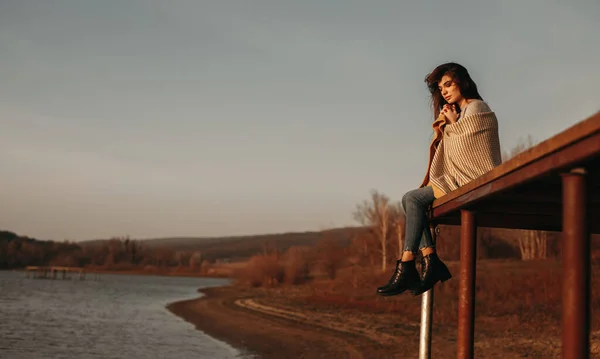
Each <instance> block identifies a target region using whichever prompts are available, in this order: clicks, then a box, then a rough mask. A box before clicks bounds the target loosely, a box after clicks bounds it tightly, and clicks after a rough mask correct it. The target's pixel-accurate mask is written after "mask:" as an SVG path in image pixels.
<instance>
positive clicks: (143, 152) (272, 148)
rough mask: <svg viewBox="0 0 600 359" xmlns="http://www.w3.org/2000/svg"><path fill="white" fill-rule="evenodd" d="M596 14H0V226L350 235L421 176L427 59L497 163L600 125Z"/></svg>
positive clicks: (426, 9) (145, 5) (543, 9)
mask: <svg viewBox="0 0 600 359" xmlns="http://www.w3.org/2000/svg"><path fill="white" fill-rule="evenodd" d="M514 9H518V10H514ZM598 18H600V3H599V2H597V1H594V0H578V1H574V2H569V3H566V2H565V4H562V3H560V2H552V3H549V2H547V1H543V0H535V1H530V2H527V3H525V4H524V3H521V2H517V1H516V0H511V1H508V2H504V3H492V4H482V3H480V2H476V1H472V0H461V1H458V2H454V3H452V4H438V3H436V2H433V1H423V2H419V3H416V4H407V5H403V4H397V3H390V2H387V1H378V2H371V3H370V4H369V5H365V4H363V3H361V2H358V1H355V0H353V1H344V2H342V1H332V2H328V3H327V4H323V3H320V2H318V1H315V0H309V1H305V2H302V3H292V4H281V3H276V2H269V1H266V0H265V1H256V2H254V3H253V4H252V5H248V4H247V3H245V2H243V1H231V2H227V3H225V2H221V3H212V2H208V1H203V2H196V3H192V2H187V1H175V2H171V3H169V4H168V5H167V4H164V3H161V2H154V1H153V2H150V1H143V0H131V1H128V2H102V3H98V2H92V1H76V0H68V1H63V2H60V3H59V2H49V1H48V2H46V1H44V2H42V1H39V2H35V3H23V2H20V1H17V0H10V1H5V2H3V3H2V4H0V20H1V21H0V45H1V46H2V48H3V49H5V51H3V52H2V53H0V77H2V78H3V86H0V109H1V110H2V114H1V116H2V120H1V121H2V122H1V124H2V125H3V126H2V127H3V131H2V136H3V137H2V141H0V146H2V147H1V149H2V150H1V151H0V166H2V168H3V169H4V175H3V184H4V185H3V189H4V190H3V191H1V192H0V201H2V203H3V204H4V205H3V206H2V208H1V209H0V218H2V222H1V223H0V224H1V226H2V227H3V228H4V229H5V230H7V231H11V232H14V233H17V234H19V235H23V236H28V237H32V238H37V239H45V238H48V239H52V240H55V241H63V240H70V241H75V242H78V241H84V240H95V239H107V238H111V237H123V236H130V237H131V238H132V239H158V238H169V237H179V238H181V237H186V238H200V237H205V238H215V237H232V236H252V235H265V234H267V235H268V234H281V233H292V232H312V231H321V230H326V229H334V228H341V227H348V226H352V227H354V226H359V224H357V222H356V221H354V220H353V218H352V212H353V211H354V209H355V206H356V205H357V204H359V203H360V202H362V201H363V200H365V199H368V198H369V191H370V190H371V189H375V190H377V191H379V192H381V193H384V194H385V195H387V196H389V197H390V198H391V200H392V201H393V202H396V201H399V200H400V199H401V197H402V195H403V194H404V193H405V192H406V191H408V190H410V189H413V188H416V187H417V186H419V184H420V182H421V180H422V178H423V176H424V175H425V170H426V165H427V155H428V146H429V140H430V138H431V123H432V122H433V118H432V115H431V111H430V108H429V98H428V92H427V88H426V86H425V84H424V81H423V80H424V78H425V76H426V74H427V73H429V72H430V71H431V70H432V69H433V68H434V67H435V66H437V65H439V64H441V63H444V62H449V61H455V62H458V63H460V64H462V65H464V66H465V67H466V68H467V69H468V71H469V73H470V74H471V76H472V77H473V79H474V81H475V82H476V84H477V86H478V88H479V90H480V93H481V95H482V97H483V99H484V100H485V101H486V102H487V103H488V104H489V105H490V107H491V108H492V110H493V111H495V112H496V114H497V116H498V120H499V126H500V140H501V145H502V150H503V152H507V151H510V150H511V149H512V148H514V147H515V146H516V145H517V144H518V143H519V141H520V140H524V139H525V138H526V137H527V136H528V135H531V136H532V137H533V139H534V141H535V142H537V143H539V142H542V141H544V140H546V139H548V138H550V137H552V136H554V135H556V134H558V133H560V132H562V131H563V130H565V129H567V128H569V127H571V126H573V125H574V124H575V123H578V122H580V121H582V120H584V119H586V118H588V117H590V116H591V115H593V114H594V113H596V112H598V111H599V110H600V103H599V101H598V96H597V89H596V88H595V85H596V84H597V83H599V82H600V71H598V69H597V64H598V63H600V48H599V47H598V46H595V45H596V43H597V39H596V34H598V33H600V22H598V21H597V19H598ZM457 19H458V21H457ZM462 19H467V20H466V21H462ZM508 24H510V26H509V25H508ZM443 36H445V37H443ZM446 37H447V38H446ZM370 122H372V123H370ZM320 147H321V148H320ZM194 233H195V234H194Z"/></svg>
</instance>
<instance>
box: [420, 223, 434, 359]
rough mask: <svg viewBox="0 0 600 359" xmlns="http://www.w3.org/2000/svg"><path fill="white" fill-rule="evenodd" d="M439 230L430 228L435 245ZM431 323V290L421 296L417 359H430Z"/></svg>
mask: <svg viewBox="0 0 600 359" xmlns="http://www.w3.org/2000/svg"><path fill="white" fill-rule="evenodd" d="M438 231H439V228H437V227H435V228H433V227H432V228H431V237H432V239H433V244H434V245H435V243H436V240H437V233H438ZM432 321H433V288H431V289H430V290H428V291H427V292H425V293H423V294H422V296H421V334H420V340H419V359H431V329H432Z"/></svg>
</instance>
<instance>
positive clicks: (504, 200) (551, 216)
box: [419, 112, 600, 359]
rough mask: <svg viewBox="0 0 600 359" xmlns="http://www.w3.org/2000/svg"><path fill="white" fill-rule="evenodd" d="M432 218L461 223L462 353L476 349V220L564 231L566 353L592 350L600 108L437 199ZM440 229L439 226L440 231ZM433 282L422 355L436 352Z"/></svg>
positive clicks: (469, 356) (579, 358)
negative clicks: (593, 240) (433, 346)
mask: <svg viewBox="0 0 600 359" xmlns="http://www.w3.org/2000/svg"><path fill="white" fill-rule="evenodd" d="M429 218H430V224H431V226H432V227H434V228H435V227H436V226H437V225H439V224H446V225H460V227H461V236H460V271H459V273H458V286H459V290H458V293H459V295H458V333H457V344H458V348H457V358H459V359H473V358H474V357H476V355H475V345H474V343H475V292H476V290H475V289H476V277H475V273H476V262H477V261H476V259H477V257H476V243H477V241H476V235H477V227H478V226H482V227H490V228H512V229H534V230H536V229H537V230H546V231H557V232H562V267H563V272H562V325H561V329H562V347H561V351H562V358H564V359H588V358H589V357H590V303H591V297H590V291H591V272H590V263H591V255H590V241H591V233H596V234H598V233H600V112H598V113H596V114H595V115H593V116H592V117H590V118H588V119H587V120H584V121H582V122H579V123H577V124H576V125H574V126H572V127H570V128H568V129H567V130H565V131H563V132H561V133H559V134H558V135H556V136H554V137H552V138H550V139H548V140H546V141H544V142H542V143H540V144H538V145H536V146H534V147H533V148H531V149H529V150H527V151H525V152H523V153H521V154H519V155H517V156H516V157H514V158H512V159H511V160H509V161H507V162H505V163H503V164H501V165H500V166H498V167H496V168H494V169H493V170H491V171H490V172H488V173H486V174H484V175H483V176H481V177H480V178H477V179H475V180H473V181H471V182H470V183H467V184H466V185H464V186H462V187H461V188H458V189H457V190H455V191H453V192H450V193H448V194H446V195H445V196H443V197H441V198H438V199H436V200H435V201H434V202H433V205H432V208H431V211H430V213H429ZM435 232H436V231H434V233H435ZM433 292H434V290H433V288H432V289H430V290H429V291H428V292H426V293H424V294H423V297H422V311H421V341H420V350H419V358H420V359H429V358H431V334H432V328H431V325H432V317H433Z"/></svg>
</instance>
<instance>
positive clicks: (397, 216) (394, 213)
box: [390, 202, 406, 258]
mask: <svg viewBox="0 0 600 359" xmlns="http://www.w3.org/2000/svg"><path fill="white" fill-rule="evenodd" d="M390 222H391V224H392V227H393V228H394V231H395V232H396V238H397V239H398V258H402V249H403V248H404V240H403V237H404V228H405V227H404V226H405V225H406V213H404V207H402V202H396V203H394V204H392V205H391V206H390Z"/></svg>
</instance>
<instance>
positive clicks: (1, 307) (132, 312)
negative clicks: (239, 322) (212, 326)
mask: <svg viewBox="0 0 600 359" xmlns="http://www.w3.org/2000/svg"><path fill="white" fill-rule="evenodd" d="M59 278H60V276H59ZM71 278H72V279H70V280H63V279H55V280H51V279H27V278H26V275H25V272H11V271H0V358H2V359H75V358H77V359H84V358H90V359H95V358H102V359H109V358H115V359H120V358H123V359H125V358H132V359H137V358H161V359H163V358H173V359H179V358H181V359H183V358H185V359H189V358H207V359H208V358H211V359H212V358H224V359H228V358H244V357H246V358H247V357H248V356H246V355H244V354H243V353H241V352H239V351H237V350H235V349H234V348H232V347H230V346H228V345H227V344H225V343H223V342H220V341H217V340H215V339H213V338H211V337H209V336H207V335H205V334H204V333H202V332H200V331H198V330H196V329H195V328H194V327H193V326H192V325H191V324H189V323H187V322H185V321H184V320H182V319H180V318H179V317H177V316H175V315H174V314H172V313H171V312H169V311H168V310H167V309H166V308H165V306H166V305H167V304H169V303H172V302H175V301H179V300H183V299H191V298H197V297H199V296H200V293H198V292H197V290H198V288H201V287H212V286H218V285H222V284H225V283H227V281H226V280H222V279H212V278H184V277H160V276H130V275H108V274H102V275H95V274H87V278H86V279H85V280H79V279H78V278H77V275H74V274H73V275H71Z"/></svg>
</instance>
